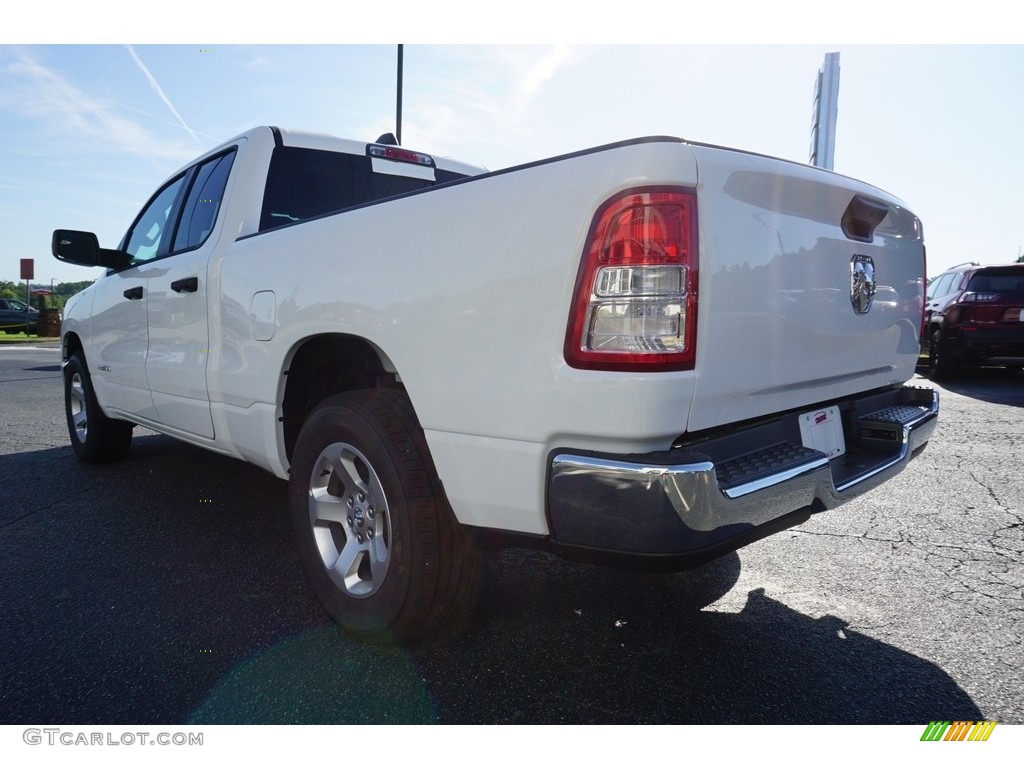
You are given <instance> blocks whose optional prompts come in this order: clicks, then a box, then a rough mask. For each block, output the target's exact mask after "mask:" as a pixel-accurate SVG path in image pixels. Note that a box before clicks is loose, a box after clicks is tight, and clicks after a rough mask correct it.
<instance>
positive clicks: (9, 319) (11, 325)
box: [0, 299, 39, 333]
mask: <svg viewBox="0 0 1024 768" xmlns="http://www.w3.org/2000/svg"><path fill="white" fill-rule="evenodd" d="M26 324H28V330H29V332H30V333H35V332H36V329H37V328H38V326H39V311H38V310H36V309H33V308H32V307H30V306H29V305H28V304H26V303H25V302H24V301H18V300H17V299H0V330H3V331H4V332H5V333H18V332H20V331H24V330H25V325H26Z"/></svg>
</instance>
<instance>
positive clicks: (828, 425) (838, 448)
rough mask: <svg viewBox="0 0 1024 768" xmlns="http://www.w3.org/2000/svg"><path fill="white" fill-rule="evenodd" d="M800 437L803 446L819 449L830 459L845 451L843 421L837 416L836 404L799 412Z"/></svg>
mask: <svg viewBox="0 0 1024 768" xmlns="http://www.w3.org/2000/svg"><path fill="white" fill-rule="evenodd" d="M800 439H801V440H803V443H804V447H805V448H813V449H814V450H816V451H821V452H822V453H824V454H825V455H826V456H828V457H829V458H830V459H831V458H833V457H835V456H842V455H843V454H844V453H846V439H845V438H844V437H843V421H842V419H841V418H839V408H838V406H835V405H830V406H829V407H828V408H822V409H821V410H818V411H810V412H809V413H804V414H801V416H800Z"/></svg>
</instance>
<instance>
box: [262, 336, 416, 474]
mask: <svg viewBox="0 0 1024 768" xmlns="http://www.w3.org/2000/svg"><path fill="white" fill-rule="evenodd" d="M282 379H283V391H282V395H281V422H282V424H281V426H282V436H283V439H284V448H285V455H286V456H287V458H288V460H289V461H291V459H292V453H293V451H294V450H295V443H296V441H297V440H298V436H299V431H300V430H301V429H302V425H303V423H304V422H305V421H306V418H307V417H308V416H309V414H310V413H311V412H312V410H313V409H314V408H315V407H316V406H317V404H319V403H321V402H323V401H324V400H326V399H327V398H328V397H331V396H332V395H337V394H341V393H343V392H350V391H353V390H357V389H380V388H401V387H402V385H401V379H400V377H399V375H398V371H397V370H396V368H395V365H394V363H392V362H391V359H390V358H389V357H388V356H387V354H386V353H385V352H384V351H383V350H382V349H380V347H378V346H377V345H376V344H374V343H372V342H370V341H368V340H367V339H365V338H363V337H361V336H352V335H349V334H343V333H334V334H321V335H318V336H311V337H308V338H306V339H303V340H302V341H300V342H298V343H296V344H295V345H294V346H293V347H292V349H291V350H290V351H289V354H288V355H287V357H286V358H285V362H284V367H283V369H282Z"/></svg>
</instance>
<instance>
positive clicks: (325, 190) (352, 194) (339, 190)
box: [260, 146, 464, 232]
mask: <svg viewBox="0 0 1024 768" xmlns="http://www.w3.org/2000/svg"><path fill="white" fill-rule="evenodd" d="M433 175H434V179H429V178H419V177H413V176H406V175H394V174H388V173H380V172H378V171H375V170H374V169H373V161H372V159H371V158H370V157H368V156H366V155H353V154H349V153H345V152H330V151H328V150H322V149H308V148H304V147H288V146H278V147H275V148H274V153H273V155H272V157H271V160H270V168H269V170H268V171H267V186H266V189H265V191H264V195H263V208H262V211H261V214H260V231H261V232H265V231H267V230H270V229H274V228H276V227H281V226H284V225H286V224H293V223H295V222H298V221H304V220H306V219H310V218H313V217H315V216H323V215H325V214H328V213H337V212H338V211H343V210H345V209H346V208H353V207H355V206H357V205H363V204H364V203H370V202H374V201H376V200H383V199H384V198H388V197H394V196H396V195H402V194H405V193H407V192H415V191H418V190H421V189H426V188H428V187H432V186H435V185H436V184H441V183H444V182H447V181H454V180H456V179H461V178H464V176H463V174H459V173H454V172H452V171H445V170H442V169H440V168H438V169H436V170H435V171H434V174H433Z"/></svg>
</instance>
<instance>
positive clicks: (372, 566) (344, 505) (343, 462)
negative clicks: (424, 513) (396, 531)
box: [309, 443, 391, 598]
mask: <svg viewBox="0 0 1024 768" xmlns="http://www.w3.org/2000/svg"><path fill="white" fill-rule="evenodd" d="M309 525H310V528H311V531H312V534H313V541H314V544H315V546H316V550H317V552H319V554H320V561H321V563H322V564H323V567H324V570H325V571H326V572H327V575H328V576H329V577H330V579H331V581H333V582H334V584H335V586H337V587H338V588H339V589H341V590H342V591H343V592H345V594H347V595H349V596H351V597H357V598H364V597H369V596H370V595H372V594H373V593H374V592H376V591H377V590H378V589H380V587H381V584H383V583H384V578H385V577H386V576H387V572H388V565H389V564H390V561H391V518H390V514H389V511H388V503H387V498H386V497H385V496H384V489H383V487H382V486H381V483H380V478H379V477H378V476H377V472H376V470H374V468H373V466H372V465H371V464H370V462H369V461H368V460H367V458H366V456H365V455H364V454H363V453H362V452H361V451H360V450H359V449H358V448H356V447H355V446H353V445H350V444H349V443H332V444H331V445H329V446H327V447H326V448H324V450H323V451H321V452H320V455H319V456H318V457H317V460H316V461H315V462H314V463H313V471H312V474H311V475H310V479H309Z"/></svg>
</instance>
